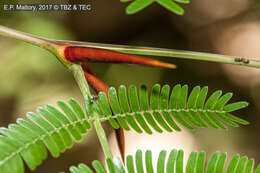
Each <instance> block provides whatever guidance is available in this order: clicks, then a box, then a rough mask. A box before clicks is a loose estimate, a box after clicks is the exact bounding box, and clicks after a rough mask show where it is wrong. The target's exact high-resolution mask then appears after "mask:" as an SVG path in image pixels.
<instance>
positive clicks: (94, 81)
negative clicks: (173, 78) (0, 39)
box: [59, 46, 176, 160]
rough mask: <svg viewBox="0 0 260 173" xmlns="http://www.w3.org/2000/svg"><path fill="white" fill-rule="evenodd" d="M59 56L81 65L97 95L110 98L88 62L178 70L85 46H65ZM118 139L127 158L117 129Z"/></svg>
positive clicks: (136, 57)
mask: <svg viewBox="0 0 260 173" xmlns="http://www.w3.org/2000/svg"><path fill="white" fill-rule="evenodd" d="M59 50H60V51H59V54H60V56H61V57H62V58H63V60H64V61H65V62H68V63H77V64H80V65H81V67H82V69H83V71H84V75H85V78H86V80H87V82H88V83H89V85H90V86H91V87H92V88H93V89H94V90H95V92H96V93H98V92H104V93H106V95H107V97H108V87H107V85H106V84H105V83H104V81H102V80H101V79H100V78H99V77H98V76H97V75H96V74H95V73H94V71H93V70H92V69H91V68H90V67H89V66H88V64H87V62H102V63H121V64H136V65H144V66H154V67H163V68H171V69H174V68H176V66H175V65H173V64H168V63H164V62H161V61H157V60H152V59H148V58H142V57H139V56H134V55H129V54H125V53H119V52H115V51H110V50H106V49H99V48H89V47H83V46H63V47H61V48H60V49H59ZM116 138H117V143H118V146H119V150H120V154H121V157H122V159H123V160H124V157H125V137H124V130H123V129H122V128H119V129H116Z"/></svg>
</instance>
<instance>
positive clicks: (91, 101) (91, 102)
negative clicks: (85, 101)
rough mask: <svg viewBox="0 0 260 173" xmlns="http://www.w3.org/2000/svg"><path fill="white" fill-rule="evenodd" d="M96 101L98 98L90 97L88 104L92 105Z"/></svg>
mask: <svg viewBox="0 0 260 173" xmlns="http://www.w3.org/2000/svg"><path fill="white" fill-rule="evenodd" d="M96 100H98V96H91V98H90V101H89V103H90V104H93V103H94V102H95V101H96Z"/></svg>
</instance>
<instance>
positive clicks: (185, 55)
mask: <svg viewBox="0 0 260 173" xmlns="http://www.w3.org/2000/svg"><path fill="white" fill-rule="evenodd" d="M0 35H3V36H7V37H10V38H15V39H18V40H22V41H25V42H28V43H31V44H34V45H37V46H39V47H43V48H45V49H48V50H49V51H51V52H52V53H53V54H54V55H56V56H57V57H58V58H59V60H60V61H61V62H62V63H63V64H64V65H65V66H66V67H69V66H70V65H71V64H69V63H66V62H64V60H61V59H60V57H59V56H58V48H59V47H60V46H64V45H66V46H84V47H93V48H102V49H108V50H113V51H118V52H123V53H129V54H136V55H150V56H162V57H173V58H180V59H192V60H202V61H211V62H220V63H228V64H235V65H243V66H248V67H255V68H260V60H257V59H251V58H246V57H245V58H243V59H244V60H245V61H240V60H241V58H240V60H236V58H238V57H233V56H227V55H220V54H212V53H203V52H193V51H184V50H175V49H165V48H153V47H141V46H126V45H113V44H102V43H91V42H78V41H67V40H66V41H62V40H50V39H45V38H41V37H38V36H34V35H31V34H27V33H23V32H20V31H17V30H14V29H10V28H7V27H4V26H1V25H0Z"/></svg>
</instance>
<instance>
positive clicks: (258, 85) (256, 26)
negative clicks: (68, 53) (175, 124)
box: [0, 0, 260, 172]
mask: <svg viewBox="0 0 260 173" xmlns="http://www.w3.org/2000/svg"><path fill="white" fill-rule="evenodd" d="M39 1H40V0H38V1H36V0H34V1H24V0H19V1H17V0H4V2H1V3H0V5H1V11H0V24H1V25H5V26H9V27H12V28H16V29H19V30H22V31H24V32H28V33H32V34H36V35H39V36H44V37H48V38H53V39H61V40H65V39H70V40H79V41H89V42H101V43H110V44H113V43H114V44H126V45H140V46H153V47H164V48H174V49H183V50H194V51H204V52H214V53H220V54H227V55H233V56H245V57H249V58H251V57H252V58H259V57H260V56H259V54H260V49H259V43H260V22H259V19H260V12H259V8H258V7H257V3H256V2H254V1H250V0H229V1H226V0H218V1H208V0H191V3H190V4H188V5H184V8H185V15H184V16H177V15H175V14H172V13H170V12H168V11H167V10H166V9H164V8H162V7H160V6H159V5H157V4H153V5H151V6H150V7H148V8H146V9H145V10H143V11H142V12H139V13H137V14H135V15H130V16H129V15H126V14H125V11H124V10H125V7H126V5H127V4H123V3H120V2H119V0H109V1H107V0H93V2H92V3H93V8H94V10H93V11H92V12H89V13H88V12H40V13H39V12H4V11H3V9H2V5H3V4H5V3H17V2H19V3H36V2H39ZM41 2H44V3H50V2H51V3H55V2H56V3H65V2H67V3H72V1H71V2H69V1H65V0H64V1H60V0H57V1H50V0H44V1H41ZM77 2H78V3H79V2H84V1H77ZM0 52H1V55H0V80H1V82H0V125H1V126H5V127H7V125H8V124H9V123H14V122H15V120H16V119H17V118H18V117H24V115H25V113H26V112H28V111H34V110H36V108H37V107H39V106H43V105H45V104H47V103H52V104H55V102H56V101H57V100H68V99H69V98H71V97H73V98H76V99H77V100H82V97H81V96H80V92H79V89H78V88H77V86H76V84H75V82H74V79H73V77H72V75H71V74H70V73H69V72H68V71H67V70H66V69H65V68H64V67H63V66H62V65H61V64H60V63H59V62H58V61H57V60H56V59H55V58H54V56H52V55H51V54H50V53H49V52H47V51H45V50H42V49H40V48H38V47H35V46H32V45H29V44H26V43H23V42H20V41H16V40H12V39H8V38H4V37H0ZM151 58H156V59H160V60H164V61H167V62H171V63H174V64H176V65H177V66H178V68H177V69H176V70H168V69H161V68H151V67H140V66H132V65H131V66H130V65H108V64H91V66H92V67H93V69H94V70H96V71H97V73H98V75H99V76H100V77H101V78H102V79H104V81H105V82H106V83H107V84H108V85H109V86H114V87H118V86H119V85H120V84H125V85H127V86H129V85H130V84H135V85H137V86H140V85H141V84H146V85H147V86H150V88H151V87H152V85H153V84H155V83H160V84H169V85H171V86H173V85H174V84H177V83H181V84H188V85H189V86H190V88H191V87H194V86H196V85H200V86H205V85H207V86H209V89H210V93H212V92H213V91H215V90H217V89H221V90H223V91H224V92H233V93H234V98H233V101H238V100H245V101H248V102H249V103H250V106H249V107H248V108H246V109H244V110H242V111H240V112H236V115H239V116H240V117H242V118H244V119H246V120H248V121H250V122H251V124H250V125H248V126H242V127H240V128H229V130H228V131H222V130H215V129H207V130H204V129H198V130H195V131H193V132H190V131H186V130H183V132H174V133H163V134H155V135H153V136H151V135H138V134H136V133H134V132H131V133H127V134H126V141H127V153H130V154H133V153H134V152H135V151H136V149H139V148H141V149H144V150H145V149H152V150H154V151H155V153H154V155H155V157H157V156H156V154H158V152H159V151H160V150H161V149H167V150H170V149H173V148H182V149H184V150H185V152H186V154H189V152H190V151H192V150H205V151H207V152H208V155H211V154H212V153H213V152H214V151H221V152H225V151H227V152H228V153H229V156H232V155H234V154H235V153H239V154H241V155H247V156H248V157H254V158H256V163H259V161H260V155H259V152H260V150H259V144H260V142H259V140H258V137H259V122H260V118H259V115H260V109H259V108H260V90H259V89H260V78H259V74H260V70H259V69H253V68H247V67H240V66H234V65H226V64H219V63H208V62H201V61H190V60H181V59H174V58H169V59H167V58H160V57H151ZM106 129H107V132H108V135H109V139H110V142H111V147H112V148H113V150H114V152H115V153H116V154H118V151H117V148H116V144H115V140H114V134H113V131H112V130H111V128H110V127H109V126H108V125H106ZM186 156H187V155H186ZM186 158H187V157H186ZM95 159H99V160H102V159H103V153H102V150H101V148H100V145H99V144H98V141H97V138H96V136H95V133H94V132H91V133H89V134H87V135H86V136H85V138H84V141H83V142H81V143H80V144H75V145H74V147H73V148H72V149H70V150H68V151H66V152H65V153H63V154H62V155H61V157H60V158H58V159H54V158H52V157H49V158H48V160H46V161H45V162H44V163H43V164H42V165H41V166H40V167H38V169H37V170H36V172H46V171H49V172H58V171H66V172H68V168H69V166H70V165H76V164H78V163H79V162H83V163H87V164H88V165H90V163H91V161H93V160H95ZM28 172H29V171H28Z"/></svg>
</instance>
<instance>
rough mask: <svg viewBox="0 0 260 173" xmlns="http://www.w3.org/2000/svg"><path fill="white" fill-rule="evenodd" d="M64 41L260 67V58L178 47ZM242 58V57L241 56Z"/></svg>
mask: <svg viewBox="0 0 260 173" xmlns="http://www.w3.org/2000/svg"><path fill="white" fill-rule="evenodd" d="M61 42H62V43H65V42H66V44H70V45H73V46H86V47H92V48H102V49H108V50H113V51H118V52H122V53H129V54H135V55H150V56H162V57H172V58H180V59H191V60H202V61H211V62H220V63H227V64H235V65H242V66H248V67H255V68H260V60H258V59H253V58H246V57H245V58H243V59H244V61H245V62H242V61H238V60H236V58H239V57H234V56H227V55H221V54H213V53H204V52H194V51H184V50H176V49H165V48H154V47H142V46H128V45H114V44H102V43H91V42H76V41H61ZM241 58H242V57H241Z"/></svg>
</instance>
